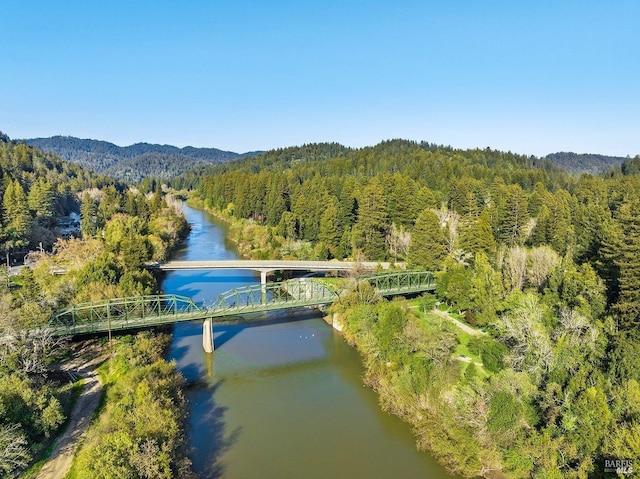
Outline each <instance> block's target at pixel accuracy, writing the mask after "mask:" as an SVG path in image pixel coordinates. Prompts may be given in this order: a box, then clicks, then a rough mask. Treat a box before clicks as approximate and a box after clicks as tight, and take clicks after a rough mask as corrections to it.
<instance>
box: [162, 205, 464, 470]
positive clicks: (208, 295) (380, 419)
mask: <svg viewBox="0 0 640 479" xmlns="http://www.w3.org/2000/svg"><path fill="white" fill-rule="evenodd" d="M185 214H186V216H187V219H188V221H189V223H190V224H191V226H192V231H191V234H190V235H189V237H188V239H187V240H186V242H185V243H184V245H183V247H182V248H181V249H180V250H179V251H178V252H177V254H176V255H175V256H174V258H175V259H178V260H197V259H199V260H205V259H209V260H213V259H235V258H238V254H237V252H236V251H235V248H234V246H233V245H232V244H231V243H229V242H228V241H226V228H225V225H224V224H222V223H220V222H219V221H217V220H216V219H215V218H213V217H211V216H210V215H208V214H206V213H204V212H202V211H199V210H194V209H192V208H188V207H185ZM258 282H259V277H257V276H256V274H255V273H252V272H249V271H247V272H244V271H174V272H169V273H167V274H166V276H165V277H164V280H163V290H164V292H165V293H175V294H182V295H185V296H189V297H191V298H193V299H194V300H195V301H196V302H201V301H205V302H210V301H213V300H214V299H215V298H216V297H217V296H218V294H220V293H221V292H223V291H226V290H228V289H231V288H234V287H240V286H246V285H249V284H255V283H258ZM201 335H202V325H201V323H200V322H192V323H178V324H176V325H175V327H174V335H173V342H172V345H171V349H170V352H169V358H168V359H173V360H175V361H176V364H177V367H178V369H179V370H180V371H181V372H182V374H183V375H184V376H185V377H186V378H187V380H188V382H189V386H188V388H187V390H186V396H187V399H188V401H189V408H190V411H189V424H188V428H187V434H188V435H189V442H190V446H191V458H192V460H193V465H194V470H195V471H196V472H197V474H198V475H199V477H201V478H229V479H235V478H238V479H251V478H256V479H257V478H260V479H267V478H274V479H275V478H277V479H286V478H292V479H294V478H295V479H298V478H308V479H313V478H319V479H320V478H322V479H326V478H367V479H376V478H379V479H389V478H403V479H405V478H406V479H410V478H430V479H444V478H453V477H456V476H451V475H449V474H447V473H446V471H445V470H444V469H443V468H442V467H441V466H440V465H439V464H437V463H436V462H435V460H434V459H433V458H432V457H431V456H429V454H427V453H423V452H419V451H417V450H416V447H415V440H414V438H413V436H412V433H411V430H410V427H409V425H407V424H405V423H403V422H402V421H401V420H400V419H398V418H396V417H394V416H391V415H388V414H386V413H385V412H383V411H382V410H381V409H380V407H379V406H378V402H377V396H376V393H375V392H374V391H372V390H370V389H369V388H366V387H364V386H363V383H362V379H361V376H362V374H363V367H362V363H361V361H360V357H359V355H358V353H357V351H355V350H354V349H353V348H351V347H349V346H348V345H347V344H346V342H345V341H344V340H343V339H342V337H341V336H340V335H339V334H338V333H337V332H335V331H334V330H333V329H332V328H331V327H330V326H328V325H327V324H326V323H325V322H324V321H323V320H322V316H321V314H320V313H318V312H314V311H311V310H301V311H297V310H294V311H293V312H292V311H282V312H275V313H269V314H264V315H263V316H261V317H259V318H258V319H257V320H255V319H254V320H253V321H251V322H245V323H238V324H221V325H215V344H216V351H215V353H214V354H213V355H206V354H205V353H204V352H203V349H202V338H201Z"/></svg>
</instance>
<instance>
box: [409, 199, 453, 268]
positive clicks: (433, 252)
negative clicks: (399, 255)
mask: <svg viewBox="0 0 640 479" xmlns="http://www.w3.org/2000/svg"><path fill="white" fill-rule="evenodd" d="M447 243H448V241H447V234H446V232H445V229H444V228H442V227H441V226H440V221H439V220H438V216H437V215H436V214H435V213H433V212H432V211H430V210H424V211H423V212H422V213H420V216H418V219H417V220H416V225H415V227H414V228H413V232H412V233H411V245H410V246H409V253H408V261H409V266H411V267H421V268H426V269H427V270H430V271H437V270H439V269H440V266H441V265H442V261H443V260H444V259H445V258H446V256H447V251H448V250H447Z"/></svg>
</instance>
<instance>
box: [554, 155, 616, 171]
mask: <svg viewBox="0 0 640 479" xmlns="http://www.w3.org/2000/svg"><path fill="white" fill-rule="evenodd" d="M545 158H546V159H547V160H549V161H552V162H553V163H555V164H556V165H558V166H560V167H562V168H564V169H565V170H567V171H568V172H569V173H574V174H578V175H579V174H582V173H591V174H595V175H597V174H600V173H604V172H605V171H607V170H609V169H610V168H613V167H615V166H619V165H621V164H622V162H623V161H624V160H625V158H623V157H621V156H606V155H595V154H590V153H570V152H559V153H551V154H550V155H547V156H545Z"/></svg>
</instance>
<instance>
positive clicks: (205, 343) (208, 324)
mask: <svg viewBox="0 0 640 479" xmlns="http://www.w3.org/2000/svg"><path fill="white" fill-rule="evenodd" d="M202 348H203V349H204V352H205V353H212V352H213V350H214V345H213V321H212V319H211V318H207V319H205V320H204V322H203V323H202Z"/></svg>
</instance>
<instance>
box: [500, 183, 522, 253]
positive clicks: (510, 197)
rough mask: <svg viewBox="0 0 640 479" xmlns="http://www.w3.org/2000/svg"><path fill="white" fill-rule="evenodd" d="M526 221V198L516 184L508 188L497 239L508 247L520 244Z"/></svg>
mask: <svg viewBox="0 0 640 479" xmlns="http://www.w3.org/2000/svg"><path fill="white" fill-rule="evenodd" d="M528 221H529V214H528V212H527V198H526V197H525V195H524V192H523V191H522V188H521V187H520V185H518V184H513V185H510V186H508V187H507V195H506V198H505V203H504V205H503V209H502V212H501V215H500V219H499V222H498V239H499V240H500V241H501V242H502V243H504V244H507V245H509V246H513V245H516V244H522V242H523V241H524V239H525V236H524V233H525V227H526V225H527V222H528Z"/></svg>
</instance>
